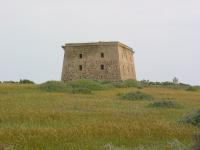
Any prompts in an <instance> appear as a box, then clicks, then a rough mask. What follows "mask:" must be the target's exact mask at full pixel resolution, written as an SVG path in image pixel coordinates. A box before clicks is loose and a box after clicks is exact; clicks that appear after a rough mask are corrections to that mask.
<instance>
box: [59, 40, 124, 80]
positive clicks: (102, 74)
mask: <svg viewBox="0 0 200 150" xmlns="http://www.w3.org/2000/svg"><path fill="white" fill-rule="evenodd" d="M64 50H65V56H64V63H63V70H62V80H63V81H68V80H76V79H93V80H120V79H121V77H120V70H119V60H118V58H119V54H118V49H117V45H116V44H103V43H102V44H99V45H80V46H78V45H66V46H65V47H64ZM101 53H103V55H104V57H103V58H102V56H101V55H102V54H101ZM80 55H82V58H80ZM80 65H81V66H82V70H80V67H79V66H80ZM102 65H103V66H104V67H103V68H101V66H102ZM102 69H103V70H102Z"/></svg>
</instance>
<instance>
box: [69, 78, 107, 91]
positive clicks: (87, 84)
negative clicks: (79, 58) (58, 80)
mask: <svg viewBox="0 0 200 150" xmlns="http://www.w3.org/2000/svg"><path fill="white" fill-rule="evenodd" d="M67 84H68V85H70V86H71V87H72V88H73V89H76V88H77V89H88V90H91V91H97V90H106V89H109V88H110V87H109V86H108V85H106V84H102V83H100V82H98V81H93V80H75V81H71V82H68V83H67Z"/></svg>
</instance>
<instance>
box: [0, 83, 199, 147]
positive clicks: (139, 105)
mask: <svg viewBox="0 0 200 150" xmlns="http://www.w3.org/2000/svg"><path fill="white" fill-rule="evenodd" d="M137 91H139V92H140V93H145V94H147V95H150V96H151V97H152V98H151V99H146V98H144V99H142V98H141V99H138V100H126V99H122V98H121V97H120V93H121V95H122V94H123V93H129V92H132V93H134V92H136V93H137ZM122 96H123V95H122ZM163 100H165V101H170V102H172V101H173V102H175V104H178V107H169V108H168V106H167V107H162V106H163V105H164V106H165V104H161V107H159V106H160V105H157V104H155V105H153V104H154V102H159V101H161V102H162V101H163ZM151 106H155V107H151ZM157 106H158V107H157ZM172 106H174V105H172ZM198 109H200V90H199V89H198V90H197V91H189V90H188V91H186V90H185V89H173V88H165V87H143V88H137V87H128V88H116V87H113V88H107V89H105V90H102V89H101V90H98V89H97V90H95V91H92V93H90V92H89V93H85V94H81V93H75V94H74V93H73V92H65V91H51V92H48V91H44V90H41V88H39V87H38V85H34V84H30V85H29V84H24V85H20V84H0V149H1V147H2V148H5V149H19V150H36V149H37V150H45V149H48V150H55V149H58V150H64V149H69V150H87V149H88V150H107V149H108V150H112V149H113V150H114V149H117V150H119V149H120V150H122V149H123V150H129V149H138V150H139V149H141V150H142V149H152V150H153V149H163V150H165V149H166V150H167V149H172V147H173V146H177V147H178V146H179V147H181V146H183V145H184V146H185V147H189V146H191V144H192V143H193V136H194V135H195V134H197V133H198V132H199V131H200V128H199V126H195V125H192V124H185V123H181V121H180V120H181V119H182V118H183V116H185V115H188V114H189V113H191V112H193V111H194V110H198Z"/></svg>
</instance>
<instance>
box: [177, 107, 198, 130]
mask: <svg viewBox="0 0 200 150" xmlns="http://www.w3.org/2000/svg"><path fill="white" fill-rule="evenodd" d="M179 122H181V123H187V124H192V125H194V126H200V109H199V110H197V111H194V112H192V113H189V114H188V115H186V116H184V117H183V118H182V119H180V120H179Z"/></svg>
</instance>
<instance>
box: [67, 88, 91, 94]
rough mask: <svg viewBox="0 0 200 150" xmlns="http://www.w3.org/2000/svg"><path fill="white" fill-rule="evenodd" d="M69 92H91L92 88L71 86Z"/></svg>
mask: <svg viewBox="0 0 200 150" xmlns="http://www.w3.org/2000/svg"><path fill="white" fill-rule="evenodd" d="M70 92H71V93H73V94H91V93H92V90H90V89H88V88H86V87H76V88H72V89H71V90H70Z"/></svg>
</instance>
